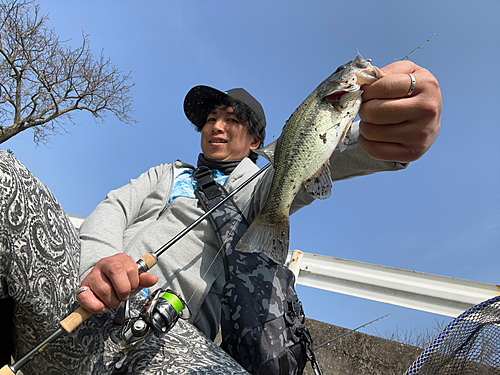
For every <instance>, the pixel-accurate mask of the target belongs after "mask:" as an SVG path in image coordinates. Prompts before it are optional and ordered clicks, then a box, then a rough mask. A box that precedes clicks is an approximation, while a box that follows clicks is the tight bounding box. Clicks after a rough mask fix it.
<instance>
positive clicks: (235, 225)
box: [187, 164, 271, 306]
mask: <svg viewBox="0 0 500 375" xmlns="http://www.w3.org/2000/svg"><path fill="white" fill-rule="evenodd" d="M270 166H271V164H266V165H265V166H264V167H262V169H260V171H263V170H266V169H268V168H269V167H270ZM249 180H250V179H249ZM249 180H246V181H245V182H243V184H245V183H246V182H249ZM262 183H263V179H262V178H261V179H260V180H259V182H258V183H257V188H258V187H260V185H261V184H262ZM243 184H242V185H243ZM242 185H239V186H238V187H237V188H236V189H235V190H239V189H242V188H243V186H242ZM235 190H233V192H231V193H230V194H228V197H229V196H232V194H233V193H234V191H235ZM257 190H258V189H254V191H253V192H252V195H251V196H250V199H248V201H247V203H246V204H245V206H244V207H243V210H242V211H241V214H239V215H238V216H239V218H237V219H234V220H233V224H232V225H231V230H230V232H229V233H231V234H233V233H234V232H235V231H236V227H237V226H238V224H239V223H240V222H241V220H243V212H244V211H245V210H246V209H247V208H248V207H249V206H250V204H251V203H252V200H253V198H254V197H255V195H256V194H257ZM225 201H226V199H224V200H223V202H225ZM230 237H231V236H228V239H226V240H225V242H223V243H222V245H221V246H220V247H219V250H218V251H217V253H216V254H215V255H214V257H213V258H212V261H211V263H210V264H209V265H208V268H207V270H206V271H205V273H204V274H203V276H202V277H201V279H200V280H199V281H198V283H197V284H196V286H195V289H194V291H193V293H192V294H191V297H189V299H188V300H187V305H188V306H189V303H190V302H191V300H192V299H193V298H194V295H195V294H196V292H197V291H198V289H199V287H200V286H201V283H202V282H203V281H204V280H205V277H206V276H207V274H208V272H209V271H210V270H211V268H212V266H213V265H214V263H215V261H216V260H217V257H218V256H219V254H220V253H221V252H222V249H223V248H224V246H225V245H226V244H227V242H229V238H230Z"/></svg>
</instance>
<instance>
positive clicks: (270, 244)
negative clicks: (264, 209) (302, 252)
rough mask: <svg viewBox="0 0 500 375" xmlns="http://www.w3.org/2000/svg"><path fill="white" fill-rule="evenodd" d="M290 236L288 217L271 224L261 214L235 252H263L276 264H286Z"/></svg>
mask: <svg viewBox="0 0 500 375" xmlns="http://www.w3.org/2000/svg"><path fill="white" fill-rule="evenodd" d="M289 236H290V221H289V219H288V217H286V218H283V219H282V220H280V221H277V222H275V223H270V222H267V221H266V220H265V219H264V218H263V217H262V216H261V215H260V214H259V215H257V218H256V219H255V220H254V221H253V223H252V224H251V225H250V227H249V228H248V229H247V231H246V232H245V234H244V235H243V237H242V238H241V240H240V241H239V242H238V244H237V245H236V248H235V250H236V251H240V252H242V253H259V252H263V253H264V254H266V255H267V256H268V257H269V258H271V259H272V260H273V261H275V262H276V263H278V264H284V263H285V261H286V257H287V255H288V244H289Z"/></svg>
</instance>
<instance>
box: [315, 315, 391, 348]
mask: <svg viewBox="0 0 500 375" xmlns="http://www.w3.org/2000/svg"><path fill="white" fill-rule="evenodd" d="M389 315H391V314H387V315H384V316H381V317H380V318H377V319H374V320H372V321H371V322H368V323H365V324H363V325H362V326H359V327H357V328H354V329H351V330H350V331H347V332H346V333H343V334H342V335H340V336H337V337H335V338H333V339H331V340H328V341H325V342H324V343H323V344H319V345H318V346H315V347H314V348H313V350H316V349H318V348H321V347H322V346H325V345H326V344H329V343H331V342H332V341H335V340H338V339H340V338H341V337H344V336H345V335H348V334H350V333H353V332H355V331H357V330H358V329H361V328H363V327H366V326H367V325H369V324H372V323H375V322H376V321H377V320H380V319H384V318H385V317H386V316H389Z"/></svg>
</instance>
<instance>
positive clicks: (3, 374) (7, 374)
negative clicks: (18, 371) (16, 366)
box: [0, 365, 15, 375]
mask: <svg viewBox="0 0 500 375" xmlns="http://www.w3.org/2000/svg"><path fill="white" fill-rule="evenodd" d="M0 375H15V374H14V373H13V372H12V371H11V370H10V368H9V366H7V365H5V366H3V367H2V368H1V369H0Z"/></svg>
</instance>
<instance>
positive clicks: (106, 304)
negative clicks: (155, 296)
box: [78, 253, 158, 314]
mask: <svg viewBox="0 0 500 375" xmlns="http://www.w3.org/2000/svg"><path fill="white" fill-rule="evenodd" d="M157 281H158V277H156V276H155V275H152V274H150V273H147V272H146V273H143V274H141V275H139V271H138V268H137V263H136V262H135V261H134V260H133V259H132V258H130V257H129V256H128V255H126V254H121V253H120V254H116V255H113V256H111V257H108V258H103V259H101V260H100V261H99V262H97V264H96V265H95V267H94V268H93V269H92V271H90V273H89V274H88V275H87V277H85V279H83V281H82V285H81V286H82V287H84V286H86V287H89V288H90V291H84V292H82V293H80V294H79V295H78V302H79V303H80V306H82V307H83V308H84V309H86V310H88V311H90V312H92V313H94V314H102V313H105V312H107V311H108V310H109V309H110V308H115V307H118V305H119V304H120V302H122V301H126V300H127V299H129V298H130V297H131V296H132V295H133V294H134V292H138V291H140V290H141V289H142V288H149V287H151V286H153V285H154V284H156V282H157Z"/></svg>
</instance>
